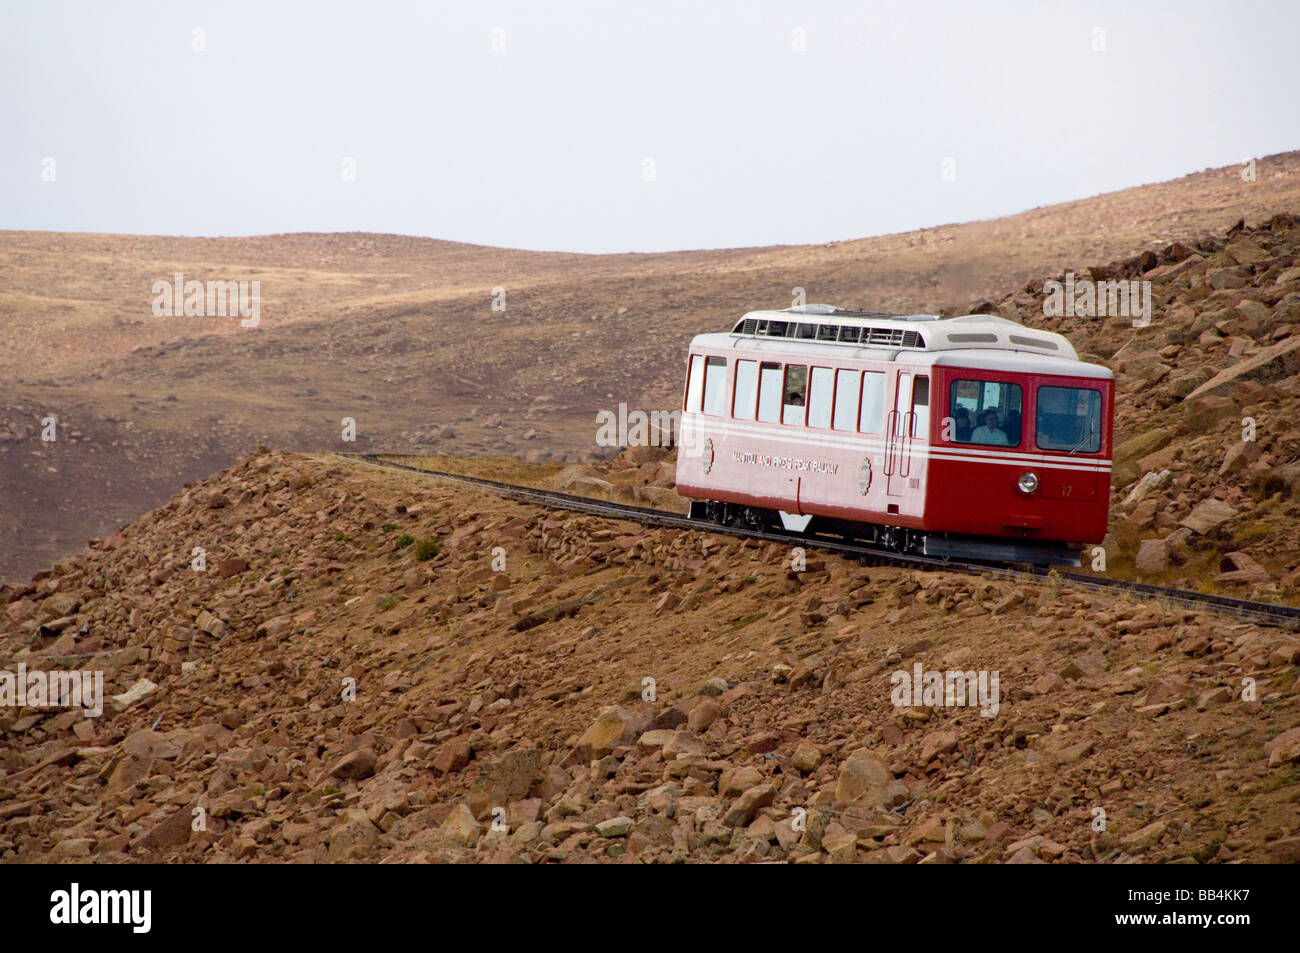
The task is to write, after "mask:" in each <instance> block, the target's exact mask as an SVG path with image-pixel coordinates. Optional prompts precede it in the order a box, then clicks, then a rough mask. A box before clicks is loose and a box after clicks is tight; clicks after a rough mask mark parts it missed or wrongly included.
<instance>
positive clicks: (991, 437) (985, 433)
mask: <svg viewBox="0 0 1300 953" xmlns="http://www.w3.org/2000/svg"><path fill="white" fill-rule="evenodd" d="M983 417H984V423H983V424H982V425H980V426H978V427H976V428H975V432H974V433H972V434H971V435H970V439H971V443H988V444H993V445H995V446H999V447H1007V446H1010V445H1011V444H1010V441H1009V440H1007V435H1006V434H1005V433H1004V432H1003V431H1002V428H1001V427H999V426H998V412H997V411H996V410H994V409H993V408H992V407H989V408H987V409H986V410H985V411H984V414H983Z"/></svg>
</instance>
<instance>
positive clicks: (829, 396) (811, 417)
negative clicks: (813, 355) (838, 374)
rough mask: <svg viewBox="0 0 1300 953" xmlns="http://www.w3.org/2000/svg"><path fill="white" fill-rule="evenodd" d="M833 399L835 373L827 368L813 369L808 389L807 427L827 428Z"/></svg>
mask: <svg viewBox="0 0 1300 953" xmlns="http://www.w3.org/2000/svg"><path fill="white" fill-rule="evenodd" d="M834 399H835V372H834V371H833V370H831V369H830V368H829V367H814V368H813V369H812V382H811V384H810V386H809V388H808V426H809V427H829V426H830V425H831V405H832V404H833V403H834Z"/></svg>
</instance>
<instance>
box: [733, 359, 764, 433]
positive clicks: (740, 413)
mask: <svg viewBox="0 0 1300 953" xmlns="http://www.w3.org/2000/svg"><path fill="white" fill-rule="evenodd" d="M757 399H758V362H757V361H737V362H736V396H735V400H734V402H733V403H732V405H731V416H733V417H735V418H736V419H737V420H753V419H754V402H755V401H756V400H757Z"/></svg>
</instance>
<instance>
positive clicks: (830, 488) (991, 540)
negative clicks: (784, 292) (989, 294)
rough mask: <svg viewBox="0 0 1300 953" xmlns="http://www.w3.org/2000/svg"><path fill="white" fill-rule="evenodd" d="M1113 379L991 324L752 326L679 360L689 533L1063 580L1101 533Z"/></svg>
mask: <svg viewBox="0 0 1300 953" xmlns="http://www.w3.org/2000/svg"><path fill="white" fill-rule="evenodd" d="M1114 396H1115V380H1114V375H1113V374H1112V373H1111V371H1110V370H1108V369H1107V368H1105V367H1100V366H1098V365H1095V364H1089V363H1087V362H1084V361H1081V360H1079V357H1078V355H1077V354H1076V353H1075V350H1074V348H1073V347H1072V346H1071V344H1070V342H1069V341H1068V340H1067V339H1066V338H1064V337H1062V336H1061V335H1059V334H1053V333H1051V332H1047V331H1040V330H1037V329H1033V328H1026V327H1024V326H1023V325H1020V324H1017V323H1016V322H1014V321H1010V320H1007V319H1006V318H1001V317H997V316H993V315H974V314H971V315H964V316H962V317H954V318H942V317H939V316H937V315H922V314H908V315H902V314H887V313H882V312H874V311H853V310H845V309H841V308H835V307H831V306H829V305H802V306H800V307H796V308H788V309H786V310H783V311H751V312H750V313H748V314H746V315H745V316H744V317H743V318H742V319H741V320H740V321H739V322H738V323H737V324H736V326H735V327H734V328H733V329H732V330H731V332H730V333H721V334H701V335H698V336H696V337H695V338H694V339H693V340H692V341H691V346H690V354H689V357H688V361H687V375H686V387H685V395H684V401H683V408H682V418H681V429H680V433H679V446H678V455H677V489H678V491H679V492H680V493H681V494H682V495H684V496H687V497H689V498H690V499H691V507H690V510H691V515H692V516H693V517H698V518H705V519H711V520H714V521H718V522H722V523H726V524H728V525H736V526H750V527H753V528H755V529H769V528H775V527H776V526H777V525H781V526H784V527H785V528H786V529H787V530H792V531H796V532H808V533H811V532H817V533H819V534H823V535H833V536H841V537H844V538H848V539H854V540H863V541H867V542H870V543H873V544H876V545H878V546H881V547H883V548H887V549H890V550H893V551H896V552H903V553H915V554H921V555H928V556H938V557H943V558H964V559H980V560H993V561H1004V562H1027V563H1034V564H1038V565H1052V564H1062V565H1072V566H1077V565H1079V561H1080V560H1079V554H1080V549H1081V548H1082V547H1083V546H1084V545H1087V544H1090V543H1097V542H1100V541H1101V540H1102V538H1103V537H1104V536H1105V534H1106V519H1107V511H1108V507H1109V499H1110V469H1111V430H1112V418H1113V407H1114Z"/></svg>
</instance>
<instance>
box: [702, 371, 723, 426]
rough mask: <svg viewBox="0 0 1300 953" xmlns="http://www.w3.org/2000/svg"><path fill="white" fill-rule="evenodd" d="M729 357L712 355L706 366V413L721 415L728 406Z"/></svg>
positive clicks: (713, 415) (715, 415) (712, 415)
mask: <svg viewBox="0 0 1300 953" xmlns="http://www.w3.org/2000/svg"><path fill="white" fill-rule="evenodd" d="M726 396H727V359H726V358H725V357H711V358H709V359H708V362H707V363H706V364H705V366H704V413H706V414H708V415H709V416H711V417H721V416H722V412H723V410H724V409H725V408H726V406H727V403H726Z"/></svg>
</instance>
